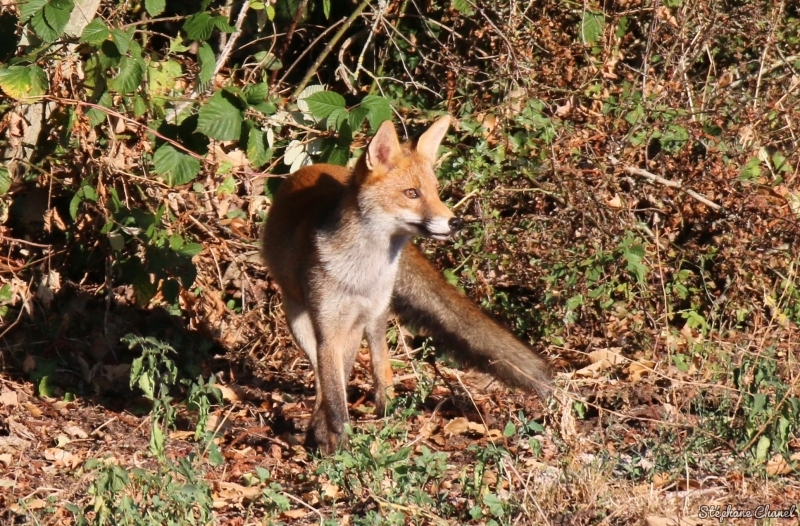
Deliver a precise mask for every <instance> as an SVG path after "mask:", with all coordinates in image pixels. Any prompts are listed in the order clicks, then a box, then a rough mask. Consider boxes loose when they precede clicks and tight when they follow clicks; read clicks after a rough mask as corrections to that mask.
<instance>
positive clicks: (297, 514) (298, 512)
mask: <svg viewBox="0 0 800 526" xmlns="http://www.w3.org/2000/svg"><path fill="white" fill-rule="evenodd" d="M283 515H284V517H288V518H290V519H301V518H303V517H305V516H306V515H308V510H307V509H305V508H297V509H294V510H289V511H284V512H283Z"/></svg>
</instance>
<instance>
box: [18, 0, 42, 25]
mask: <svg viewBox="0 0 800 526" xmlns="http://www.w3.org/2000/svg"><path fill="white" fill-rule="evenodd" d="M45 5H47V0H28V1H27V2H24V3H22V2H21V3H20V4H19V22H20V23H21V24H25V23H27V22H28V20H30V19H31V17H32V16H33V15H35V14H36V13H39V12H41V11H42V9H43V8H44V6H45Z"/></svg>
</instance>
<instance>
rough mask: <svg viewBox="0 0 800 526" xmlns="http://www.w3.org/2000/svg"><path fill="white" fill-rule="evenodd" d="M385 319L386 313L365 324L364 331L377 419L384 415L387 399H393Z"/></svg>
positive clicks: (392, 381) (392, 382)
mask: <svg viewBox="0 0 800 526" xmlns="http://www.w3.org/2000/svg"><path fill="white" fill-rule="evenodd" d="M387 318H388V312H384V313H382V314H380V315H379V316H376V317H375V318H374V319H372V320H370V322H369V323H367V328H366V331H365V334H366V337H367V344H368V345H369V356H370V362H371V363H372V381H373V383H374V384H375V414H376V415H377V416H378V417H383V416H384V415H385V414H386V399H387V397H388V398H393V397H394V390H393V388H392V387H393V385H394V380H393V378H392V366H391V364H390V363H389V346H388V345H387V343H386V321H387Z"/></svg>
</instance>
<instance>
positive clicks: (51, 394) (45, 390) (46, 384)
mask: <svg viewBox="0 0 800 526" xmlns="http://www.w3.org/2000/svg"><path fill="white" fill-rule="evenodd" d="M53 384H54V382H53V379H52V377H51V376H43V377H42V379H41V380H39V396H46V397H48V398H55V396H56V387H55V385H53Z"/></svg>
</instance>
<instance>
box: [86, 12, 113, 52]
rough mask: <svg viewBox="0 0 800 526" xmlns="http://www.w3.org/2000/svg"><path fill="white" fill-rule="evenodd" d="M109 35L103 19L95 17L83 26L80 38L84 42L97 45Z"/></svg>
mask: <svg viewBox="0 0 800 526" xmlns="http://www.w3.org/2000/svg"><path fill="white" fill-rule="evenodd" d="M110 35H111V32H110V31H109V30H108V28H107V27H106V25H105V24H104V23H103V21H102V20H101V19H99V18H95V19H94V20H92V21H91V22H89V24H88V25H87V26H86V27H84V28H83V33H82V34H81V40H83V41H84V42H86V43H87V44H93V45H95V46H98V45H100V44H102V43H103V42H105V41H106V40H107V39H108V37H109V36H110Z"/></svg>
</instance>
